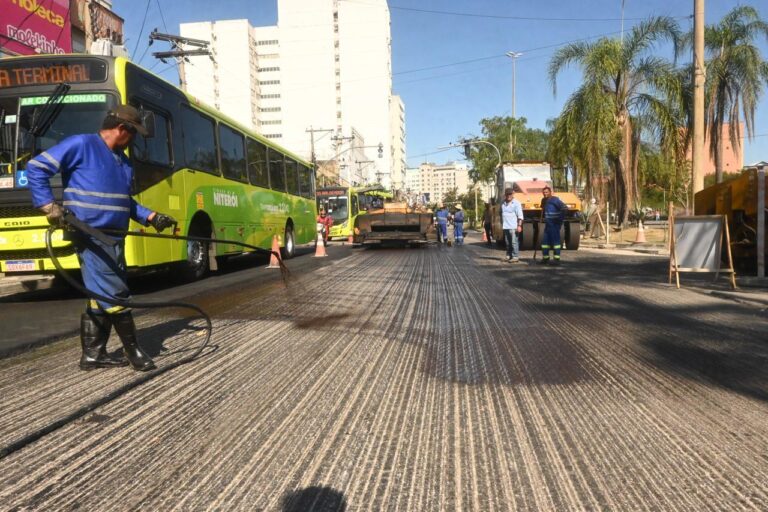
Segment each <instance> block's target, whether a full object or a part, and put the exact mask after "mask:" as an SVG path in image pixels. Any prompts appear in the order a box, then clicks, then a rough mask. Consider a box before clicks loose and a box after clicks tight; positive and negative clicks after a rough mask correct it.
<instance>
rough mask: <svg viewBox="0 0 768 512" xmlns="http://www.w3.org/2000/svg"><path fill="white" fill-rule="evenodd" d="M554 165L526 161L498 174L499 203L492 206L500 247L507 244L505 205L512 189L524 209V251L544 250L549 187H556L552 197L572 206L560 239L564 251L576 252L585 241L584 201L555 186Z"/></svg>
mask: <svg viewBox="0 0 768 512" xmlns="http://www.w3.org/2000/svg"><path fill="white" fill-rule="evenodd" d="M552 181H553V180H552V166H551V165H550V164H549V163H548V162H541V161H525V162H511V163H505V164H504V165H502V167H501V168H500V169H498V170H497V172H496V183H495V185H494V190H495V197H496V204H495V205H491V207H490V208H491V219H492V226H493V238H494V239H495V240H496V241H497V243H499V244H503V243H504V232H503V230H502V226H501V210H500V208H501V202H502V201H504V190H506V189H508V188H511V189H513V190H514V191H515V199H517V200H518V201H520V204H521V205H522V207H523V232H522V233H521V235H520V250H524V251H528V250H532V249H533V248H534V246H536V248H537V249H539V248H541V241H542V239H543V238H544V222H543V221H542V217H541V199H542V190H544V187H545V186H549V187H550V188H552V195H555V196H557V197H559V198H560V200H561V201H562V202H564V203H565V204H566V206H567V207H568V212H567V213H566V216H565V221H564V222H563V228H562V231H561V232H560V238H561V239H562V240H563V244H564V247H563V248H564V249H569V250H576V249H578V248H579V241H580V240H581V221H580V219H579V217H580V215H581V200H580V199H579V197H578V196H577V195H576V194H574V193H573V192H567V191H558V190H555V189H554V187H553V186H552Z"/></svg>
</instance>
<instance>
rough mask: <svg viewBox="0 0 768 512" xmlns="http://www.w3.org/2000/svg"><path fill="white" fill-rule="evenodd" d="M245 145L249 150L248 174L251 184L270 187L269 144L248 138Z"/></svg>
mask: <svg viewBox="0 0 768 512" xmlns="http://www.w3.org/2000/svg"><path fill="white" fill-rule="evenodd" d="M245 145H246V147H247V150H248V176H249V178H250V180H251V185H256V186H257V187H264V188H269V169H267V146H265V145H264V144H262V143H261V142H259V141H257V140H254V139H251V138H248V139H246V142H245Z"/></svg>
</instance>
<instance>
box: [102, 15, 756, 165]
mask: <svg viewBox="0 0 768 512" xmlns="http://www.w3.org/2000/svg"><path fill="white" fill-rule="evenodd" d="M340 1H353V2H364V1H365V0H340ZM276 2H277V0H218V1H217V2H211V1H210V0H113V10H114V12H115V13H117V14H118V15H119V16H121V17H122V18H124V20H125V27H124V32H125V37H126V46H127V47H128V50H129V52H130V53H131V54H132V55H133V56H134V60H135V61H139V62H140V63H141V64H142V65H143V66H146V67H148V68H151V69H152V70H153V71H155V72H158V73H159V74H161V75H162V76H163V77H165V78H166V79H168V80H169V81H171V82H173V83H178V75H177V72H176V69H175V67H174V66H173V65H169V64H163V63H160V62H159V61H156V60H155V59H154V57H152V55H151V53H152V52H154V51H162V50H167V49H168V46H167V44H166V43H163V42H157V43H155V45H154V46H152V47H151V48H150V47H148V46H147V41H148V38H147V35H148V34H149V33H150V32H151V31H152V30H153V29H154V28H157V29H158V31H160V32H166V33H172V34H178V32H179V24H180V23H188V22H196V21H213V20H224V19H242V18H247V19H248V20H249V21H250V23H251V25H254V26H263V25H275V24H277V4H276ZM745 3H749V4H750V5H753V6H754V7H756V8H757V9H758V10H759V12H760V14H761V16H762V17H763V19H766V20H768V4H767V3H765V2H764V1H763V0H759V1H753V2H744V1H741V2H739V1H737V0H707V1H706V10H705V18H706V23H707V24H714V23H717V22H718V21H719V20H720V18H722V16H723V15H724V14H725V13H727V12H728V11H729V10H731V9H732V8H733V7H734V6H736V5H739V4H745ZM388 5H389V9H390V16H391V32H392V73H393V92H394V93H395V94H398V95H400V96H401V97H402V99H403V102H404V104H405V115H406V132H407V135H406V144H407V159H408V165H409V167H413V166H418V165H419V164H420V163H422V162H426V161H429V162H436V163H444V162H447V161H453V160H456V161H461V159H462V158H463V157H462V156H461V153H460V152H459V150H457V149H449V150H440V149H438V148H439V147H441V146H445V145H447V144H450V143H451V142H455V141H457V140H458V139H460V138H461V137H466V136H478V135H480V133H481V132H480V124H479V123H480V120H481V119H483V118H487V117H493V116H509V115H510V114H511V112H512V75H513V73H512V59H510V58H509V57H507V56H506V53H507V52H509V51H514V52H521V53H522V55H521V56H520V57H518V58H517V62H516V72H515V86H516V87H515V88H516V92H515V113H516V115H517V116H518V117H525V118H527V120H528V126H529V127H532V128H541V129H545V128H546V121H547V119H551V118H554V117H556V116H557V115H558V114H559V113H560V110H561V109H562V107H563V104H564V103H565V101H566V100H567V99H568V97H569V95H570V94H571V93H572V92H573V91H574V90H575V89H576V87H578V85H579V83H580V81H581V72H580V70H579V69H578V68H576V67H572V68H567V69H565V70H564V71H563V72H561V73H560V75H558V78H557V94H554V92H553V84H552V83H551V82H550V80H549V78H548V73H547V68H548V65H549V61H550V59H551V58H552V55H553V54H554V52H555V51H557V49H558V48H559V47H561V46H562V45H563V44H564V43H568V42H573V41H576V40H584V39H586V40H588V41H595V40H597V39H598V38H599V37H600V36H608V37H620V34H621V29H622V21H621V18H622V0H575V1H574V0H538V1H531V0H471V1H469V0H389V1H388ZM692 12H693V0H686V1H681V0H624V30H625V32H626V31H628V30H630V29H631V27H632V26H633V25H634V24H636V23H638V22H640V21H641V20H643V19H646V18H648V17H649V16H656V15H668V16H673V17H675V18H677V20H678V23H679V24H680V27H681V29H682V30H684V31H687V30H690V29H691V28H692V26H693V20H692V17H691V15H692ZM759 47H760V49H761V51H762V54H763V58H765V59H768V41H765V40H762V41H760V42H759ZM658 52H659V53H660V54H663V55H665V56H668V55H670V54H671V52H670V49H669V48H668V47H661V48H659V49H658ZM289 149H290V148H289ZM759 160H768V90H766V91H765V92H764V94H763V97H762V98H761V101H760V103H759V105H758V108H757V111H756V115H755V138H754V139H753V140H752V141H749V140H745V144H744V163H745V164H749V163H752V162H756V161H759Z"/></svg>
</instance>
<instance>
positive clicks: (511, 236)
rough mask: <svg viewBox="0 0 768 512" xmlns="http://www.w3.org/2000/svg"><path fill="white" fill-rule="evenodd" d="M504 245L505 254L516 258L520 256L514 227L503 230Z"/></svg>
mask: <svg viewBox="0 0 768 512" xmlns="http://www.w3.org/2000/svg"><path fill="white" fill-rule="evenodd" d="M504 245H506V246H507V256H509V257H510V258H518V257H519V256H520V244H519V241H518V239H517V230H516V229H505V230H504Z"/></svg>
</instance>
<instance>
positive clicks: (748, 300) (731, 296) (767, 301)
mask: <svg viewBox="0 0 768 512" xmlns="http://www.w3.org/2000/svg"><path fill="white" fill-rule="evenodd" d="M707 293H708V294H709V295H712V296H713V297H718V298H720V299H728V300H733V301H736V302H740V303H743V304H750V305H753V306H759V307H763V308H766V307H768V296H766V297H765V298H763V297H749V296H747V297H745V296H744V294H740V293H735V292H721V291H717V290H712V291H709V292H707Z"/></svg>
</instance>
